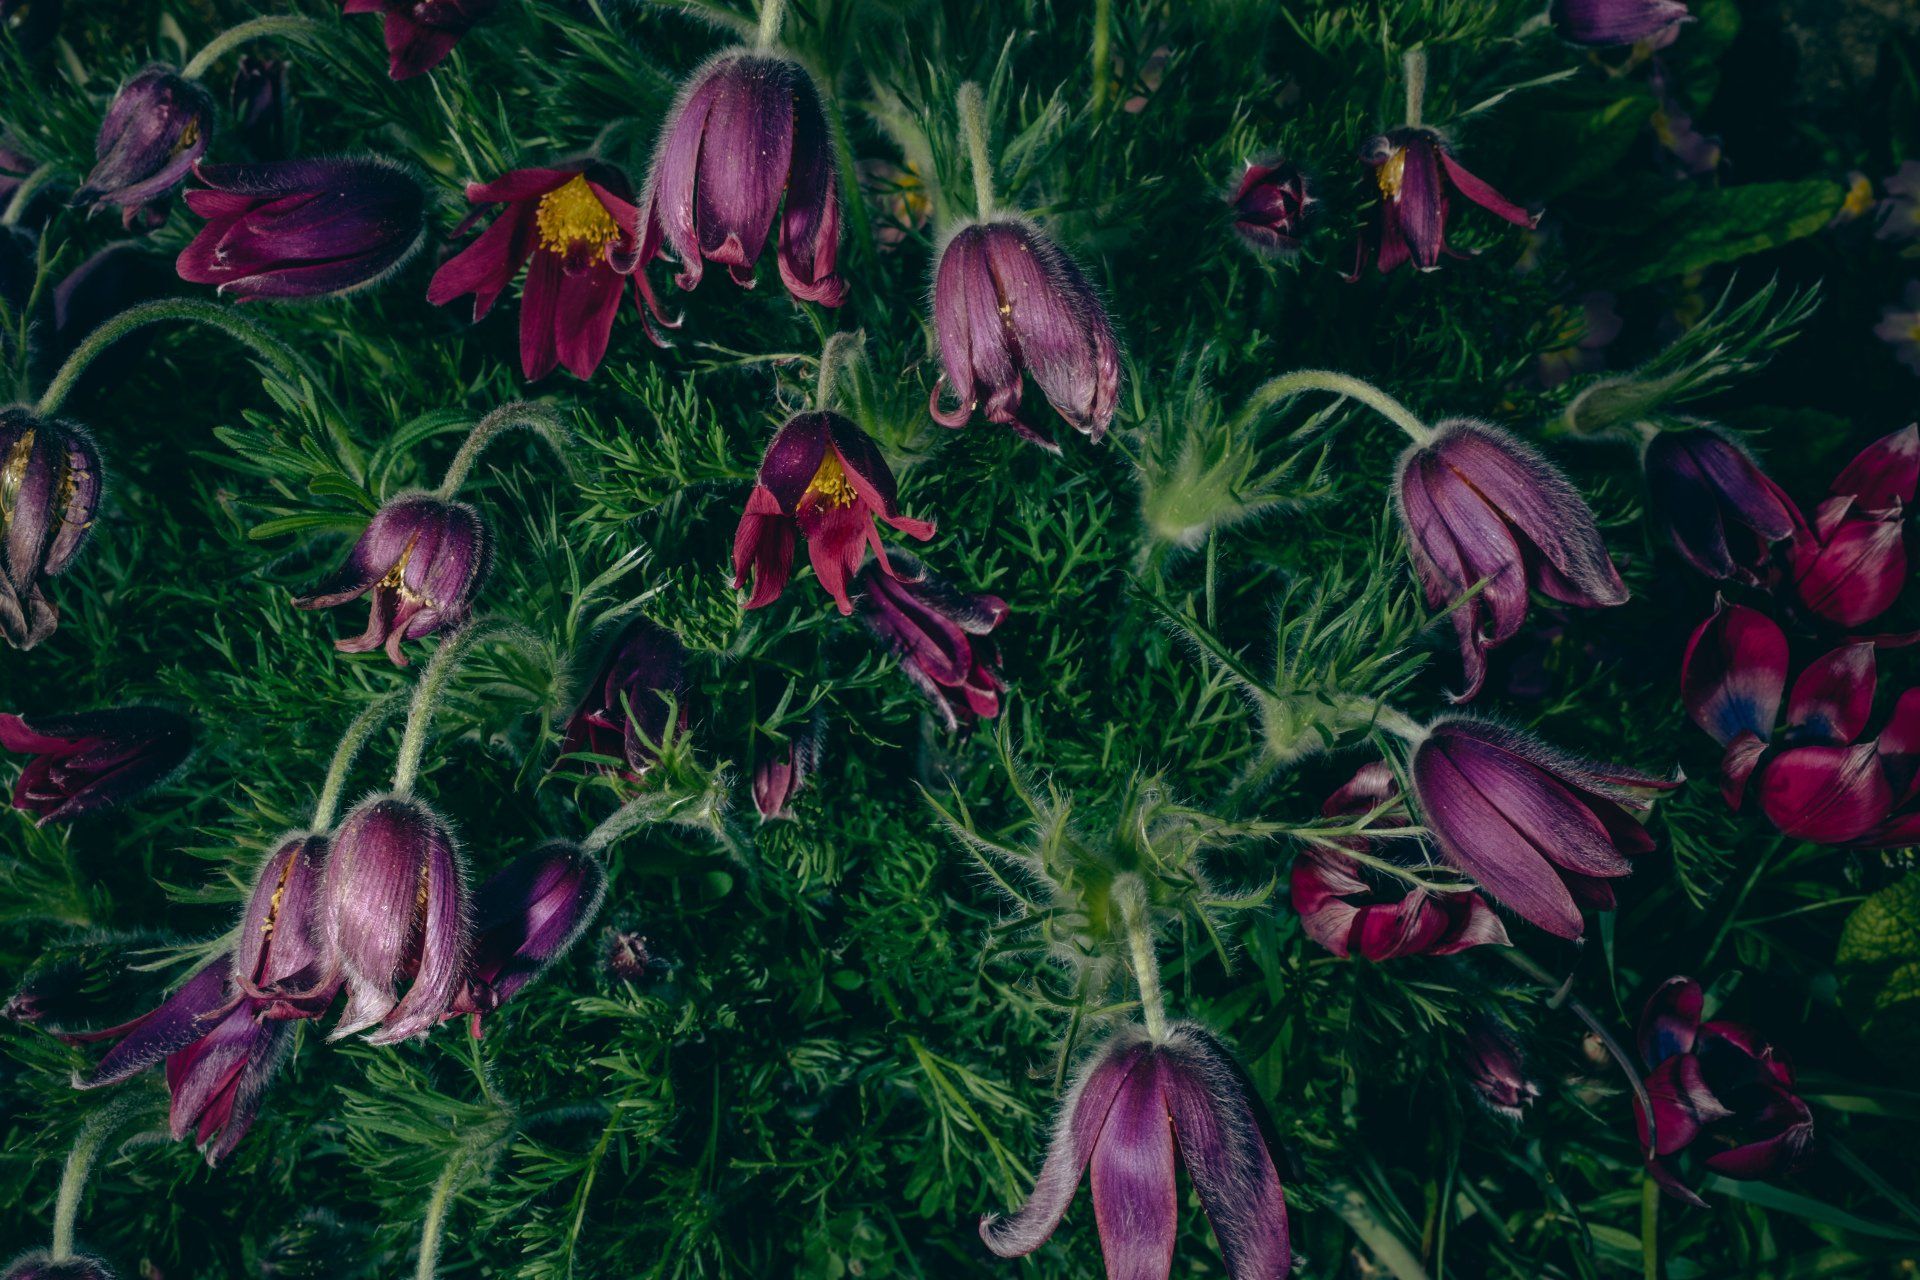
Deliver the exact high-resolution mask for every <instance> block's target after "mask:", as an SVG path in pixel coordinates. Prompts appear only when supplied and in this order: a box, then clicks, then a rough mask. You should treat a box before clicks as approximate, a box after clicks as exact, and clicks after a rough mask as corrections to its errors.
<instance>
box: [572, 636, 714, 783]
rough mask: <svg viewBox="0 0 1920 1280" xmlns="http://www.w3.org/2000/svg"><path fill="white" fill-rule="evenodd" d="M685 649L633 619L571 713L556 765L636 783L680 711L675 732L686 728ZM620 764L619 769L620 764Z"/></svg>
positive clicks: (676, 640)
mask: <svg viewBox="0 0 1920 1280" xmlns="http://www.w3.org/2000/svg"><path fill="white" fill-rule="evenodd" d="M686 692H687V649H686V646H685V645H683V644H681V643H680V637H679V636H677V635H675V634H674V633H673V632H671V631H669V630H667V629H666V628H665V627H663V626H661V625H660V624H659V623H657V622H654V621H652V620H650V619H647V618H636V619H635V620H634V621H633V622H632V623H630V624H628V626H627V629H626V630H625V631H623V632H622V633H621V635H620V639H619V641H618V643H616V644H615V645H614V647H613V651H612V652H611V653H609V654H608V655H607V659H606V661H605V662H604V663H602V664H601V667H600V672H599V674H598V675H597V676H595V677H594V681H593V684H592V686H591V687H590V688H589V689H588V690H587V696H586V697H585V698H584V699H583V700H582V701H581V703H580V705H579V706H578V707H576V708H574V712H573V715H572V717H571V718H570V719H568V721H567V732H566V736H565V738H564V739H562V741H561V743H560V759H561V760H562V761H566V760H568V759H569V757H582V756H600V757H603V759H602V760H599V761H595V760H587V759H575V760H574V761H573V764H574V765H575V766H576V767H578V768H581V769H599V770H601V771H604V772H612V773H618V774H619V775H620V776H621V777H623V778H625V779H626V780H627V781H629V782H638V781H639V780H640V778H641V776H642V775H644V774H645V773H646V772H647V770H648V769H651V768H652V767H653V765H654V763H655V761H657V760H658V759H659V751H660V747H661V745H662V744H663V743H664V741H665V740H666V737H667V731H668V728H669V726H670V725H671V724H672V723H673V708H674V706H675V705H676V704H678V705H679V708H680V714H679V724H678V727H679V728H682V729H684V728H685V727H686V724H687V708H686V701H685V699H686ZM612 762H623V763H624V767H622V764H621V763H612Z"/></svg>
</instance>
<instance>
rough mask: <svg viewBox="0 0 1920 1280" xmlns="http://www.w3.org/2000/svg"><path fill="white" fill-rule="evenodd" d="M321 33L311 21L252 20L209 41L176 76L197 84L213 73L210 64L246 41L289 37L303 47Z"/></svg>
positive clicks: (284, 17)
mask: <svg viewBox="0 0 1920 1280" xmlns="http://www.w3.org/2000/svg"><path fill="white" fill-rule="evenodd" d="M321 30H322V28H321V25H320V24H319V23H318V22H315V21H314V20H313V19H312V18H294V17H286V16H270V17H265V18H253V19H250V20H249V21H246V22H243V23H241V24H240V25H239V26H237V27H228V28H227V29H226V30H225V31H222V32H221V33H220V34H219V35H217V36H215V37H214V38H213V39H211V40H209V41H208V42H207V44H206V47H205V48H203V49H201V50H200V52H198V53H196V54H194V55H193V61H191V62H189V63H187V65H186V66H185V67H184V68H182V69H181V71H180V74H181V75H183V76H185V77H186V78H187V79H189V80H198V79H200V77H202V76H204V75H206V74H207V72H208V71H211V70H212V69H213V64H214V63H216V62H218V61H219V60H220V59H221V58H222V57H223V56H225V55H226V54H227V53H229V52H231V51H232V50H234V49H237V48H238V47H240V46H241V45H243V44H245V43H246V42H247V41H249V40H258V39H260V38H261V37H262V36H292V37H293V38H294V39H296V40H299V41H302V42H303V43H304V42H305V41H307V40H308V39H309V38H312V39H314V40H315V42H316V43H317V42H318V37H319V35H320V33H321Z"/></svg>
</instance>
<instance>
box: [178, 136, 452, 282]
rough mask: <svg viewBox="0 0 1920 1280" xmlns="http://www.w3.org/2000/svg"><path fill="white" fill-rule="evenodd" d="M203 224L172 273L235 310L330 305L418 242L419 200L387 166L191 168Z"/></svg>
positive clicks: (392, 266) (389, 268)
mask: <svg viewBox="0 0 1920 1280" xmlns="http://www.w3.org/2000/svg"><path fill="white" fill-rule="evenodd" d="M193 175H194V177H196V178H198V179H199V180H200V181H201V182H204V183H205V184H206V186H205V187H204V188H196V189H194V190H192V191H189V192H187V207H188V208H189V209H191V210H193V211H194V212H195V213H197V214H199V215H200V216H201V217H203V218H205V219H206V220H207V225H206V226H204V227H202V228H201V229H200V233H199V234H198V235H196V236H194V238H193V241H192V242H191V243H190V244H188V245H187V247H186V248H184V249H182V250H181V251H180V257H179V259H178V260H177V261H176V262H175V263H174V269H175V270H177V271H178V272H179V273H180V278H181V279H182V280H186V281H188V282H190V283H192V284H210V285H215V286H218V288H219V290H220V292H221V293H222V294H225V295H226V296H228V297H232V298H236V299H238V300H239V301H241V302H255V301H259V300H260V299H263V298H274V299H288V298H331V297H335V296H338V295H340V294H343V293H352V292H354V291H355V290H357V289H365V288H368V287H370V286H372V285H375V284H378V283H379V282H380V281H382V280H384V279H386V278H387V277H388V276H390V275H392V274H393V273H394V272H395V271H397V270H399V268H400V267H401V266H402V265H403V264H404V263H405V262H406V260H407V259H408V258H410V257H412V256H413V254H414V251H415V250H417V249H418V248H419V247H420V244H421V241H422V240H423V239H424V238H425V236H426V208H427V197H426V193H425V192H424V191H423V190H421V187H420V184H419V183H418V182H417V181H415V180H414V178H413V175H411V174H410V173H408V172H407V171H406V170H405V169H403V168H401V167H400V166H399V165H396V164H394V163H393V162H392V161H389V160H382V159H380V158H378V157H375V156H349V157H342V158H339V159H332V160H282V161H279V162H276V163H271V164H201V165H195V166H194V170H193Z"/></svg>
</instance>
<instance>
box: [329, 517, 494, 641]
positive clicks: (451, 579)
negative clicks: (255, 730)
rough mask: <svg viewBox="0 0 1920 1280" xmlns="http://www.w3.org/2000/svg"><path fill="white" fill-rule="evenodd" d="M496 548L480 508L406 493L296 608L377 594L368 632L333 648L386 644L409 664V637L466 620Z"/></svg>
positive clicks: (376, 519)
mask: <svg viewBox="0 0 1920 1280" xmlns="http://www.w3.org/2000/svg"><path fill="white" fill-rule="evenodd" d="M490 553H491V546H490V540H489V538H488V536H487V526H486V524H485V523H484V522H483V521H482V520H481V519H480V513H479V512H478V511H475V510H474V509H473V508H472V507H470V506H468V505H467V504H466V503H464V502H447V501H444V500H442V499H440V498H436V497H433V496H431V495H430V494H424V493H415V494H407V495H404V496H402V497H398V498H393V499H390V500H389V501H388V502H387V504H386V505H385V506H383V507H381V508H380V510H379V512H378V513H377V514H376V515H375V516H374V517H373V521H372V523H370V524H368V526H367V530H366V532H365V533H362V534H361V535H360V538H359V541H357V542H355V543H354V544H353V551H352V552H351V553H350V554H349V555H348V556H347V563H346V564H345V565H344V566H343V567H342V568H341V570H340V572H339V573H337V574H336V575H334V577H333V578H332V579H331V580H330V581H328V582H327V583H325V584H323V585H322V586H321V588H320V589H319V590H318V591H316V592H314V593H313V594H311V595H305V596H301V597H300V598H298V599H296V600H295V601H294V602H293V603H294V607H295V608H298V609H331V608H333V607H334V606H336V605H342V604H345V603H347V602H348V601H349V600H354V599H358V598H359V597H360V596H364V595H369V594H371V596H372V599H373V607H372V610H371V612H370V613H369V615H368V617H367V629H366V632H365V633H364V634H362V635H360V636H357V637H355V638H354V639H351V640H336V641H334V642H333V647H334V648H336V649H338V650H339V651H340V652H342V653H370V652H372V651H373V650H375V649H379V648H382V647H384V648H385V649H386V651H387V657H388V658H390V659H392V661H393V664H394V665H395V666H397V667H404V666H406V665H407V658H406V655H405V654H403V653H402V652H401V651H400V646H401V645H402V644H403V643H405V642H406V641H408V640H419V639H422V638H424V637H426V636H430V635H432V634H434V633H435V632H437V631H455V630H458V629H459V628H461V627H463V626H465V625H466V622H467V619H468V617H469V616H470V615H471V614H472V612H473V597H474V593H475V592H476V591H478V590H479V589H480V581H481V579H482V578H483V577H485V576H486V571H487V567H488V563H489V556H490Z"/></svg>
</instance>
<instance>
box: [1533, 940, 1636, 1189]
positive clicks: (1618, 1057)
mask: <svg viewBox="0 0 1920 1280" xmlns="http://www.w3.org/2000/svg"><path fill="white" fill-rule="evenodd" d="M1498 951H1499V952H1500V954H1501V956H1503V957H1504V958H1505V959H1506V961H1507V963H1508V964H1510V965H1512V966H1513V967H1514V968H1516V969H1518V970H1519V971H1520V972H1522V973H1524V974H1526V975H1527V976H1528V977H1529V978H1532V979H1533V980H1534V981H1535V982H1537V983H1539V984H1540V985H1541V986H1543V987H1545V988H1546V989H1547V990H1549V991H1553V992H1556V993H1558V994H1557V995H1556V998H1560V997H1561V996H1564V994H1565V984H1563V983H1562V982H1561V981H1560V979H1558V978H1556V977H1554V976H1553V975H1552V974H1551V973H1548V972H1547V971H1546V969H1544V968H1542V967H1541V966H1540V964H1539V963H1538V962H1537V961H1535V960H1534V959H1533V957H1531V956H1528V955H1524V954H1522V953H1521V952H1520V951H1517V950H1515V949H1514V948H1512V947H1501V948H1498ZM1564 1004H1565V1006H1566V1009H1567V1012H1569V1013H1571V1014H1572V1015H1573V1016H1574V1017H1576V1018H1578V1019H1580V1021H1582V1022H1584V1023H1586V1024H1587V1030H1589V1031H1591V1032H1593V1034H1594V1035H1595V1036H1596V1037H1598V1039H1599V1041H1600V1043H1601V1044H1602V1045H1604V1046H1606V1050H1607V1052H1608V1053H1609V1054H1612V1055H1613V1060H1614V1061H1615V1062H1616V1063H1618V1064H1619V1065H1620V1070H1621V1072H1622V1073H1623V1074H1624V1075H1625V1076H1626V1077H1627V1084H1628V1085H1629V1086H1631V1087H1632V1089H1633V1096H1634V1097H1635V1098H1636V1099H1638V1100H1639V1102H1640V1110H1641V1112H1642V1113H1643V1114H1644V1115H1645V1116H1646V1118H1647V1158H1648V1159H1649V1160H1651V1159H1652V1158H1653V1157H1654V1154H1655V1153H1656V1152H1657V1150H1658V1149H1659V1148H1658V1142H1659V1136H1658V1134H1656V1133H1655V1131H1654V1116H1653V1099H1652V1098H1650V1097H1649V1096H1648V1095H1647V1086H1646V1082H1645V1081H1643V1080H1642V1079H1641V1078H1640V1069H1639V1068H1638V1067H1636V1066H1634V1065H1633V1059H1631V1058H1629V1057H1628V1056H1627V1051H1626V1050H1625V1049H1623V1048H1621V1047H1620V1042H1619V1041H1618V1040H1616V1039H1614V1037H1613V1033H1612V1032H1611V1031H1608V1030H1607V1028H1606V1026H1605V1025H1604V1024H1603V1023H1602V1022H1601V1021H1600V1019H1599V1018H1597V1017H1595V1016H1594V1013H1593V1010H1591V1009H1589V1008H1587V1006H1586V1005H1584V1004H1582V1003H1581V1002H1580V1001H1578V1000H1574V999H1565V1000H1564Z"/></svg>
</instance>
